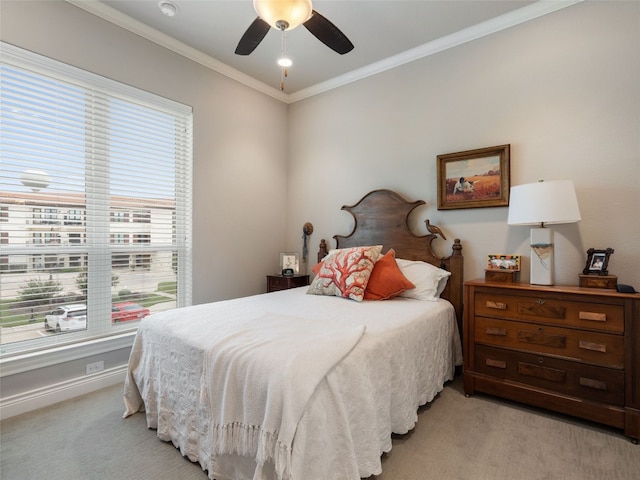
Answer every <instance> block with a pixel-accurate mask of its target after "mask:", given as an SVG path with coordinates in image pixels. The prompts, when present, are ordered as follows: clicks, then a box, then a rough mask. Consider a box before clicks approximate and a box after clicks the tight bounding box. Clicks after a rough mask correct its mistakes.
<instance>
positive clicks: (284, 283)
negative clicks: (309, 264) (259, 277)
mask: <svg viewBox="0 0 640 480" xmlns="http://www.w3.org/2000/svg"><path fill="white" fill-rule="evenodd" d="M305 285H309V275H293V276H291V277H285V276H283V275H267V293H270V292H276V291H278V290H287V289H288V288H296V287H304V286H305Z"/></svg>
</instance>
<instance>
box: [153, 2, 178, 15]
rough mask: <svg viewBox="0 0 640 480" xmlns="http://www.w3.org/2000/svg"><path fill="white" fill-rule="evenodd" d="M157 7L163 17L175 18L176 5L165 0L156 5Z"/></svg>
mask: <svg viewBox="0 0 640 480" xmlns="http://www.w3.org/2000/svg"><path fill="white" fill-rule="evenodd" d="M158 7H159V8H160V11H161V12H162V14H163V15H164V16H165V17H175V15H176V13H178V7H177V6H176V4H175V3H172V2H167V1H166V0H163V1H162V2H160V3H158Z"/></svg>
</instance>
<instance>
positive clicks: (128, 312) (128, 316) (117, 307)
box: [111, 302, 151, 323]
mask: <svg viewBox="0 0 640 480" xmlns="http://www.w3.org/2000/svg"><path fill="white" fill-rule="evenodd" d="M149 313H151V312H149V309H148V308H144V307H142V306H140V305H138V304H137V303H133V302H122V303H114V304H113V305H112V306H111V321H112V322H113V323H117V322H126V321H128V320H141V319H143V318H144V317H146V316H147V315H149Z"/></svg>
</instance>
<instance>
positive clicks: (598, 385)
mask: <svg viewBox="0 0 640 480" xmlns="http://www.w3.org/2000/svg"><path fill="white" fill-rule="evenodd" d="M580 385H582V386H583V387H589V388H595V389H596V390H606V389H607V384H606V382H601V381H600V380H594V379H593V378H584V377H580Z"/></svg>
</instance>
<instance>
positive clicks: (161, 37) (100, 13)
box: [65, 0, 289, 103]
mask: <svg viewBox="0 0 640 480" xmlns="http://www.w3.org/2000/svg"><path fill="white" fill-rule="evenodd" d="M65 1H66V2H67V3H69V4H71V5H74V6H76V7H78V8H81V9H83V10H85V11H87V12H89V13H91V14H93V15H95V16H97V17H100V18H102V19H103V20H106V21H108V22H110V23H113V24H114V25H117V26H119V27H121V28H124V29H125V30H128V31H130V32H132V33H135V34H136V35H139V36H141V37H142V38H145V39H147V40H149V41H151V42H153V43H156V44H157V45H160V46H161V47H165V48H167V49H168V50H171V51H172V52H175V53H177V54H178V55H182V56H183V57H185V58H188V59H189V60H193V61H194V62H196V63H199V64H200V65H203V66H205V67H207V68H209V69H210V70H213V71H214V72H218V73H220V74H222V75H224V76H226V77H229V78H231V79H233V80H236V81H238V82H240V83H242V84H244V85H247V86H248V87H251V88H253V89H254V90H257V91H259V92H262V93H264V94H266V95H269V96H270V97H273V98H275V99H276V100H280V101H281V102H285V103H289V102H288V101H287V94H286V93H283V92H281V91H280V90H277V89H275V88H273V87H270V86H269V85H267V84H266V83H263V82H261V81H259V80H256V79H255V78H253V77H251V76H249V75H247V74H245V73H242V72H241V71H239V70H236V69H235V68H232V67H230V66H229V65H227V64H225V63H222V62H220V61H219V60H216V59H215V58H213V57H210V56H209V55H206V54H204V53H202V52H201V51H200V50H197V49H195V48H193V47H190V46H189V45H186V44H184V43H182V42H180V41H178V40H176V39H175V38H173V37H170V36H169V35H166V34H164V33H162V32H160V31H159V30H156V29H155V28H151V27H149V26H148V25H145V24H144V23H142V22H139V21H138V20H135V19H134V18H131V17H129V16H128V15H125V14H123V13H121V12H119V11H118V10H116V9H114V8H111V7H110V6H108V5H106V4H104V3H102V2H100V1H98V0H65Z"/></svg>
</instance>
